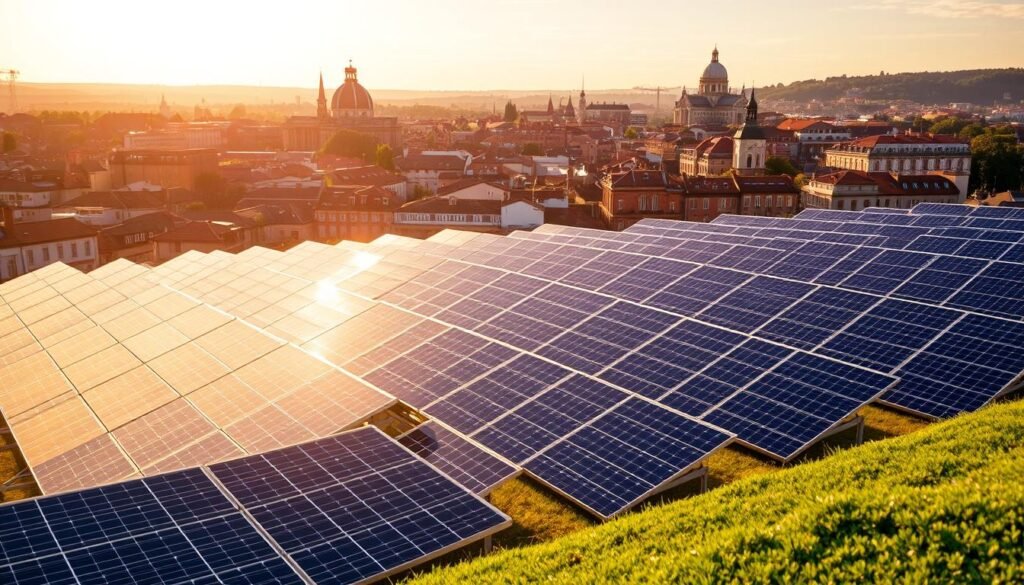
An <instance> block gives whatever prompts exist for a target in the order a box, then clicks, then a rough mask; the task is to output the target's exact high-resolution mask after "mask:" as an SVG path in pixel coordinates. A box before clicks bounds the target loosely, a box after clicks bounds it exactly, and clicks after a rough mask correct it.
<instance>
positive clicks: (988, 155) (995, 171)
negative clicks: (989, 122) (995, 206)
mask: <svg viewBox="0 0 1024 585" xmlns="http://www.w3.org/2000/svg"><path fill="white" fill-rule="evenodd" d="M1022 177H1024V146H1021V145H1020V144H1017V138H1016V136H1013V135H1012V134H1000V133H998V131H997V130H994V129H992V128H989V129H987V130H986V132H985V134H982V135H981V136H978V137H976V138H974V140H971V185H972V186H971V188H972V189H973V188H977V187H985V188H987V189H991V190H992V191H995V192H999V191H1005V190H1007V189H1019V188H1020V186H1021V178H1022Z"/></svg>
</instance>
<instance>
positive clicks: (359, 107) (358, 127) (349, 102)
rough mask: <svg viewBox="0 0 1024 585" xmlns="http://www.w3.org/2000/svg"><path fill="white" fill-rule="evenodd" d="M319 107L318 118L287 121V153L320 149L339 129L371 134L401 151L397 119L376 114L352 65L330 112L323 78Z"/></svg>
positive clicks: (308, 117) (296, 117) (332, 102)
mask: <svg viewBox="0 0 1024 585" xmlns="http://www.w3.org/2000/svg"><path fill="white" fill-rule="evenodd" d="M316 104H317V115H316V116H292V117H291V118H288V120H287V121H285V123H284V126H283V128H282V132H283V136H284V149H285V150H298V151H316V150H319V149H320V147H321V146H323V145H324V144H325V143H326V142H327V141H328V140H330V139H331V136H334V134H335V133H336V132H338V131H339V130H352V131H355V132H361V133H363V134H369V135H370V136H373V138H374V139H375V140H376V141H377V143H378V144H388V145H390V146H391V148H393V149H396V150H397V149H399V148H401V146H402V133H401V129H400V127H399V125H398V118H395V117H378V116H376V115H375V114H374V110H373V98H372V97H371V96H370V92H368V91H367V90H366V88H365V87H363V86H362V85H361V84H360V83H359V79H358V77H357V74H356V68H355V67H353V66H352V63H351V62H349V65H348V67H346V68H345V82H344V83H342V84H341V85H340V86H338V89H336V90H335V91H334V95H333V96H332V98H331V102H330V109H328V104H327V94H326V92H325V91H324V76H323V75H321V76H320V87H319V90H318V94H317V101H316Z"/></svg>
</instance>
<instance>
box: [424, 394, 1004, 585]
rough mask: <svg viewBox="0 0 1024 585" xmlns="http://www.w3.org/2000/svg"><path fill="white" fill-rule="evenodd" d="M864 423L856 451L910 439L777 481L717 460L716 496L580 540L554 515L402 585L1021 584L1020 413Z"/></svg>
mask: <svg viewBox="0 0 1024 585" xmlns="http://www.w3.org/2000/svg"><path fill="white" fill-rule="evenodd" d="M867 420H868V428H867V429H866V432H865V438H866V439H868V440H872V439H878V438H882V437H886V436H889V435H896V434H905V433H907V432H910V431H916V432H912V433H910V434H909V435H907V436H902V437H895V438H892V439H891V440H886V441H872V442H870V443H868V444H866V445H863V446H859V447H852V448H849V447H848V443H849V439H848V438H846V439H844V437H837V438H836V439H834V440H833V441H832V442H831V444H829V445H825V446H822V447H818V449H820V452H819V453H818V454H814V453H811V454H808V455H807V456H806V458H805V460H804V461H803V462H802V463H799V464H796V465H792V466H788V467H786V468H779V467H777V466H774V465H771V464H769V463H767V462H764V461H760V460H757V459H756V458H753V457H751V456H750V455H748V454H746V453H741V452H739V451H727V452H726V453H723V454H721V455H719V456H716V460H714V461H712V462H711V469H712V473H713V478H715V477H717V479H716V480H715V481H719V482H721V483H728V485H724V486H723V487H720V488H718V489H714V490H712V491H710V492H709V493H706V494H703V495H699V496H696V497H689V498H685V499H677V500H675V501H669V502H668V503H666V504H664V505H660V506H650V507H648V508H647V509H645V510H643V511H641V512H638V513H635V514H629V515H626V516H624V517H622V518H620V519H618V520H615V521H613V522H609V523H607V524H604V525H601V526H594V527H587V528H583V529H579V528H578V527H577V526H576V525H575V524H574V523H572V522H570V521H569V520H567V519H566V518H569V517H570V516H568V515H567V516H566V518H561V517H557V516H558V514H557V513H556V514H555V516H556V517H557V518H556V517H552V516H549V517H548V520H547V522H548V523H550V526H551V527H552V528H551V529H538V530H537V532H535V533H534V534H532V535H531V536H532V537H533V538H534V540H542V539H543V538H544V537H545V535H547V534H550V533H553V532H555V531H557V530H565V531H566V532H569V531H572V532H571V533H570V534H567V535H564V536H560V537H557V538H554V539H553V540H549V541H547V542H542V543H541V544H538V545H534V546H526V547H522V546H520V547H517V548H508V549H506V550H503V551H499V552H497V553H495V554H492V555H488V556H483V557H479V558H476V559H474V560H472V561H469V562H465V563H462V564H458V565H454V566H448V567H436V568H435V569H434V570H433V571H431V572H430V573H427V574H422V575H419V576H418V577H415V578H414V582H415V583H419V584H432V583H452V582H460V583H462V582H476V583H512V582H516V583H519V582H527V581H539V580H544V581H548V582H551V583H571V584H573V585H575V584H577V583H593V582H598V583H612V582H616V583H620V582H659V583H660V582H697V583H705V582H710V581H715V582H854V581H868V582H874V581H886V582H891V581H903V582H929V581H930V582H1004V583H1012V582H1021V581H1022V580H1024V545H1022V543H1024V463H1022V462H1024V401H1015V402H1010V403H1004V404H999V405H994V406H990V407H988V408H985V409H983V410H981V411H979V412H977V413H974V414H970V415H965V416H960V417H957V418H954V419H953V420H950V421H946V422H943V423H939V424H934V425H927V428H922V427H925V426H926V425H925V423H921V422H918V421H914V420H913V419H906V418H905V417H902V416H900V415H896V414H894V413H892V412H889V411H885V410H881V409H872V410H871V411H870V412H869V413H868V417H867ZM824 453H830V454H831V455H830V456H829V457H827V458H824V459H822V458H820V454H824ZM723 464H724V467H723ZM523 493H528V492H523ZM523 497H524V498H526V496H523ZM527 499H529V498H527ZM495 502H496V503H498V499H497V494H496V497H495ZM500 505H501V504H500V503H499V506H500ZM524 505H525V504H524ZM506 511H510V512H512V515H513V517H514V518H515V519H516V521H517V524H520V525H521V527H522V528H521V530H524V531H526V532H528V531H529V527H530V526H541V527H544V526H546V525H545V524H544V522H543V519H542V518H540V516H541V515H542V514H544V513H545V512H541V511H538V512H536V513H535V514H530V515H524V514H523V513H517V512H516V511H515V510H508V509H506ZM517 514H518V516H517ZM555 527H557V528H555ZM513 530H514V529H513ZM524 539H525V540H529V539H528V538H525V537H524V535H523V534H520V535H519V536H518V537H517V539H516V540H514V541H513V542H518V541H523V540H524Z"/></svg>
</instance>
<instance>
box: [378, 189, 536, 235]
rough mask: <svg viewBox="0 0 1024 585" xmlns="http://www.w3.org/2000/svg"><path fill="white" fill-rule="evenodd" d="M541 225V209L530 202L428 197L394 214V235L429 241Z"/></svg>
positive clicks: (411, 203) (407, 205) (407, 204)
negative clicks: (453, 232) (454, 232)
mask: <svg viewBox="0 0 1024 585" xmlns="http://www.w3.org/2000/svg"><path fill="white" fill-rule="evenodd" d="M543 223H544V207H543V206H541V205H539V204H537V203H534V202H532V201H525V200H521V199H519V200H509V201H495V200H490V199H485V200H481V199H459V198H457V197H442V196H437V197H428V198H426V199H420V200H418V201H412V202H409V203H406V204H405V205H403V206H402V207H401V208H400V209H398V211H396V212H395V224H394V233H396V234H398V235H402V236H409V237H415V238H428V237H430V236H432V235H434V234H436V233H438V232H440V231H442V230H446V229H458V230H463V231H474V232H487V233H494V234H500V233H507V232H509V231H511V230H515V229H532V228H535V227H537V226H539V225H541V224H543Z"/></svg>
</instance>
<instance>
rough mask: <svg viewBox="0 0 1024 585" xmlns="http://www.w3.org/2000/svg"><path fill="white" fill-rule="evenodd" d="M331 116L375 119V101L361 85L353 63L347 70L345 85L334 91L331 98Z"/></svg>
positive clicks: (349, 64)
mask: <svg viewBox="0 0 1024 585" xmlns="http://www.w3.org/2000/svg"><path fill="white" fill-rule="evenodd" d="M331 115H332V116H333V117H335V118H355V117H358V118H372V117H373V99H372V98H371V97H370V92H368V91H366V88H365V87H363V86H362V85H360V84H359V80H358V78H357V77H356V68H355V67H353V66H352V62H351V61H349V62H348V67H346V68H345V83H343V84H341V87H339V88H338V89H336V90H335V91H334V97H333V98H331Z"/></svg>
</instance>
